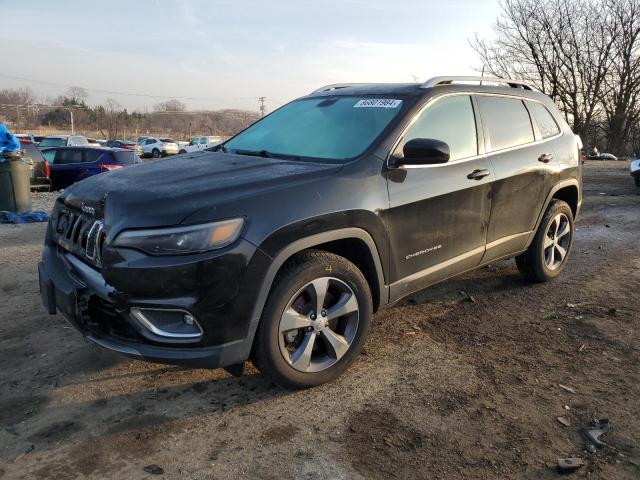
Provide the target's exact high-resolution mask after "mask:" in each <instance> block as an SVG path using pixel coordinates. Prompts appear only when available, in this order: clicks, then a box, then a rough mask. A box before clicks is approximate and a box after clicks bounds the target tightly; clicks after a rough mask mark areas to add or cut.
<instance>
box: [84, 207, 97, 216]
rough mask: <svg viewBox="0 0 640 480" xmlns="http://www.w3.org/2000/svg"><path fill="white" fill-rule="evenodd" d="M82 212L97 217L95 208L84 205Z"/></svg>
mask: <svg viewBox="0 0 640 480" xmlns="http://www.w3.org/2000/svg"><path fill="white" fill-rule="evenodd" d="M82 211H83V212H84V213H87V214H89V215H95V214H96V209H95V208H93V207H90V206H88V205H82Z"/></svg>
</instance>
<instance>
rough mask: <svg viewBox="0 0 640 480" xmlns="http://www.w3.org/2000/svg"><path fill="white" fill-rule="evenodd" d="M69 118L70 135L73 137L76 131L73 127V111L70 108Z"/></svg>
mask: <svg viewBox="0 0 640 480" xmlns="http://www.w3.org/2000/svg"><path fill="white" fill-rule="evenodd" d="M69 116H70V117H71V135H75V134H76V130H75V128H74V126H73V110H72V109H71V108H69Z"/></svg>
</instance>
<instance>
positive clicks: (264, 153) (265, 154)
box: [233, 150, 274, 158]
mask: <svg viewBox="0 0 640 480" xmlns="http://www.w3.org/2000/svg"><path fill="white" fill-rule="evenodd" d="M233 153H236V154H238V155H248V156H251V157H264V158H274V156H273V154H272V153H271V152H269V151H267V150H234V151H233Z"/></svg>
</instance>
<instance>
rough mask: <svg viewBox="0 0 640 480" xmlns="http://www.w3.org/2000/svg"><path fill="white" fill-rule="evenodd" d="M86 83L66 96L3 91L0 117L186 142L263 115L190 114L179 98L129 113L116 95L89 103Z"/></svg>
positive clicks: (37, 125)
mask: <svg viewBox="0 0 640 480" xmlns="http://www.w3.org/2000/svg"><path fill="white" fill-rule="evenodd" d="M88 96H89V95H88V93H87V91H86V90H85V89H83V88H82V87H70V88H69V89H68V90H67V91H66V92H65V94H64V95H61V96H58V97H56V98H47V99H45V100H42V101H39V100H38V99H37V97H36V95H35V94H34V92H33V91H32V90H31V89H30V88H18V89H4V90H0V121H2V122H5V123H7V124H8V125H9V127H10V128H12V129H13V130H14V131H16V132H25V131H38V130H41V129H43V128H44V129H57V130H62V131H71V126H72V125H71V121H72V116H73V127H74V130H75V132H76V133H79V134H86V135H88V136H92V137H93V136H98V137H101V138H105V139H125V138H126V139H133V140H136V139H137V137H138V136H141V135H156V136H167V137H174V138H175V139H177V140H187V139H190V138H191V137H193V136H198V135H221V136H231V135H233V134H234V133H236V132H238V131H240V130H242V129H244V128H246V127H247V126H248V125H250V124H252V123H253V122H255V121H256V120H257V119H258V118H259V114H258V113H257V112H252V111H247V110H234V109H225V110H216V111H203V112H188V111H187V110H186V106H185V105H184V103H182V102H180V101H179V100H176V99H171V100H167V101H165V102H160V103H158V104H156V105H154V107H153V109H152V110H151V111H149V112H139V111H129V110H128V109H127V108H125V107H123V106H122V105H120V104H119V103H118V102H117V101H116V100H114V99H107V100H106V101H105V102H104V104H102V105H96V106H90V105H88V104H87V99H88Z"/></svg>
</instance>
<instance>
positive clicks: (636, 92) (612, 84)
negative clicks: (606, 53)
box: [602, 0, 640, 152]
mask: <svg viewBox="0 0 640 480" xmlns="http://www.w3.org/2000/svg"><path fill="white" fill-rule="evenodd" d="M606 3H607V7H606V10H607V12H608V15H609V17H610V21H611V23H612V35H613V36H614V43H613V49H612V56H611V59H612V62H611V66H610V68H609V71H608V73H607V75H606V76H605V90H604V92H603V95H602V105H603V108H604V112H605V116H606V121H605V125H606V131H607V150H608V151H613V152H624V151H625V150H628V151H629V152H631V151H633V150H635V151H636V152H637V150H636V148H634V145H633V135H632V134H633V130H634V126H635V127H637V123H638V121H639V120H640V0H607V2H606ZM636 129H637V128H636Z"/></svg>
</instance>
